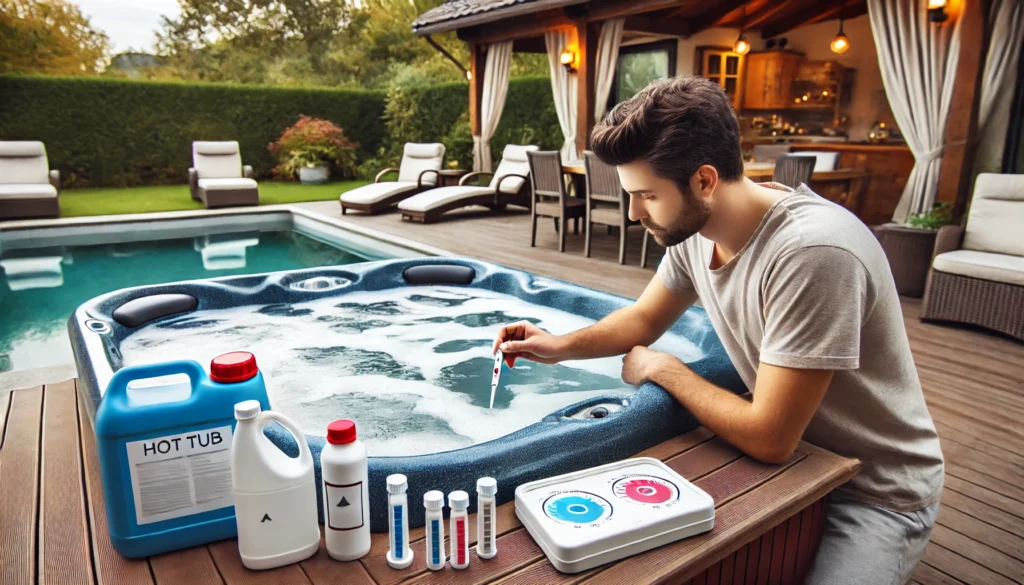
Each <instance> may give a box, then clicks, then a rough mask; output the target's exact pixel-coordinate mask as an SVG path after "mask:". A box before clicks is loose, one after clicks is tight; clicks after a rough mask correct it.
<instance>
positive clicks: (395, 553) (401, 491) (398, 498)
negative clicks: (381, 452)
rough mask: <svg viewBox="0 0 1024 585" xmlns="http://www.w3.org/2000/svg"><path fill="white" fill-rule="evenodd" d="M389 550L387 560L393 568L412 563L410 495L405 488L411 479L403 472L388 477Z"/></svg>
mask: <svg viewBox="0 0 1024 585" xmlns="http://www.w3.org/2000/svg"><path fill="white" fill-rule="evenodd" d="M387 482H388V542H389V544H390V545H391V549H390V550H389V551H388V555H387V561H388V565H390V566H391V568H392V569H406V568H408V567H409V565H411V564H412V557H413V553H412V549H411V548H409V496H407V495H406V494H405V490H406V489H407V488H408V487H409V481H408V480H407V479H406V478H405V476H404V475H402V474H401V473H396V474H394V475H389V476H388V479H387Z"/></svg>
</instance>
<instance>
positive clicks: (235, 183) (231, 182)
mask: <svg viewBox="0 0 1024 585" xmlns="http://www.w3.org/2000/svg"><path fill="white" fill-rule="evenodd" d="M199 188H200V189H206V190H207V191H235V190H238V189H255V188H256V181H254V180H253V179H244V178H241V177H238V178H236V179H199Z"/></svg>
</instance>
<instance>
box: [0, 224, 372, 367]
mask: <svg viewBox="0 0 1024 585" xmlns="http://www.w3.org/2000/svg"><path fill="white" fill-rule="evenodd" d="M367 259H369V258H368V257H366V256H364V255H361V254H359V253H357V252H354V251H350V250H347V249H342V248H341V247H339V246H336V245H332V244H328V243H326V242H323V241H320V240H318V239H315V238H313V237H310V236H307V235H305V234H302V233H300V232H298V231H295V230H291V229H286V230H274V231H251V232H241V233H232V234H219V235H208V236H198V237H189V238H175V239H162V240H153V241H141V242H128V243H117V244H99V245H73V246H53V247H48V248H34V249H25V250H5V251H4V252H3V254H2V255H0V268H2V270H0V373H3V372H7V371H14V370H25V369H29V368H41V367H50V366H57V365H63V364H73V363H74V356H73V354H72V351H71V344H70V342H69V340H68V336H67V320H68V317H69V316H70V315H71V314H72V313H73V312H74V310H75V309H76V308H77V307H78V306H79V305H80V304H82V303H84V302H85V301H88V300H89V299H92V298H94V297H96V296H99V295H101V294H104V293H108V292H111V291H114V290H117V289H120V288H125V287H130V286H140V285H148V284H158V283H165V282H175V281H182V280H193V279H198V278H213V277H218V276H228V275H237V274H257V273H262V272H272V271H278V270H290V269H296V268H311V267H315V266H331V265H341V264H351V263H354V262H363V261H365V260H367Z"/></svg>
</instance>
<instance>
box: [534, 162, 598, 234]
mask: <svg viewBox="0 0 1024 585" xmlns="http://www.w3.org/2000/svg"><path fill="white" fill-rule="evenodd" d="M526 156H527V158H528V159H529V161H530V182H531V184H532V185H533V205H532V206H531V207H530V211H531V213H530V216H531V225H532V228H531V232H530V247H531V248H532V247H535V246H536V245H537V218H538V217H551V218H554V220H555V231H556V232H557V233H558V251H559V252H565V232H566V231H568V229H569V220H570V219H573V220H575V221H577V222H578V221H579V219H580V218H581V217H583V216H584V215H585V214H586V201H584V200H583V199H581V198H579V197H569V193H568V191H567V190H566V188H565V178H564V175H563V173H564V171H563V170H562V155H561V153H559V152H558V151H557V150H549V151H533V152H528V153H526ZM559 223H561V226H559ZM577 225H579V224H578V223H577ZM588 231H589V229H588ZM578 232H579V229H578V228H577V233H578Z"/></svg>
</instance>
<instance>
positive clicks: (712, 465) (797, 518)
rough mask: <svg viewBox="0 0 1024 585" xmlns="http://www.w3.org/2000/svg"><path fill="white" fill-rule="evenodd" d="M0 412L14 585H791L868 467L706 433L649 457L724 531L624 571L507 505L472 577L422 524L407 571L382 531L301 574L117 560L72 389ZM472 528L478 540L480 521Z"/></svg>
mask: <svg viewBox="0 0 1024 585" xmlns="http://www.w3.org/2000/svg"><path fill="white" fill-rule="evenodd" d="M0 413H2V414H3V415H4V416H3V417H0V427H3V428H2V431H3V435H2V436H3V439H4V440H3V443H2V444H0V493H2V494H3V499H2V500H0V583H3V584H4V585H16V584H19V585H20V584H23V583H24V584H34V583H53V584H60V585H65V584H72V583H74V584H79V583H81V584H91V583H102V584H104V585H106V584H133V585H138V584H153V583H156V584H174V583H187V584H189V585H198V584H207V583H210V584H215V583H226V584H228V585H233V584H243V583H244V584H252V583H267V584H271V583H275V584H276V583H302V584H360V585H396V584H397V583H403V582H408V583H415V584H417V585H421V584H422V585H428V584H431V583H448V584H450V583H467V584H477V583H481V584H482V583H504V584H509V583H545V584H546V583H556V582H557V583H583V582H586V583H647V582H672V583H682V582H684V581H688V580H689V579H691V578H692V577H694V576H698V575H701V574H702V572H706V570H707V569H709V567H711V568H712V570H713V571H714V574H715V575H716V578H715V581H714V582H716V583H717V582H718V580H717V575H719V574H721V572H723V571H729V572H730V573H732V574H737V573H738V572H737V570H736V566H737V563H743V566H744V569H743V570H742V571H740V572H743V573H744V574H746V566H747V565H748V564H749V565H750V566H751V567H752V568H751V570H752V571H754V570H760V571H761V572H762V573H763V575H764V578H765V580H766V581H765V582H767V580H768V578H769V577H771V578H772V580H773V582H779V583H782V582H790V581H792V580H793V577H794V576H795V575H800V574H803V572H804V571H805V570H806V568H807V565H808V563H809V562H810V560H811V559H812V558H813V554H812V553H811V551H813V550H814V548H815V546H816V544H817V538H819V537H820V527H821V520H822V518H823V505H822V498H823V497H824V496H825V495H826V494H827V493H828V492H830V491H831V490H832V489H834V488H835V487H836V486H838V485H841V484H842V483H843V482H845V481H846V480H848V479H849V478H850V477H852V476H853V474H854V473H856V470H857V468H858V463H857V462H856V461H854V460H849V459H844V458H842V457H838V456H836V455H833V454H831V453H829V452H827V451H824V450H822V449H818V448H817V447H814V446H812V445H808V444H801V445H800V447H799V449H798V450H797V452H796V453H795V454H794V455H793V457H792V458H790V460H789V461H788V462H786V463H785V464H782V465H765V464H762V463H758V462H757V461H754V460H753V459H750V458H749V457H745V456H743V454H742V453H740V452H739V451H737V450H736V449H734V448H732V447H731V446H729V445H727V444H726V443H725V442H723V441H721V440H720V439H717V438H716V437H715V436H714V435H713V434H712V433H710V432H708V431H707V430H705V429H697V430H695V431H692V432H690V433H687V434H685V435H682V436H679V437H676V438H674V439H671V440H669V441H666V442H665V443H662V444H661V445H658V446H655V447H653V448H651V449H649V450H647V451H645V452H643V453H641V454H640V455H642V456H648V457H657V458H659V459H662V460H664V461H665V462H666V463H667V464H668V465H669V466H670V467H671V468H673V469H674V470H675V471H677V472H678V473H680V474H681V475H683V476H684V477H686V478H687V479H689V480H691V481H693V482H694V483H695V484H696V485H697V486H699V487H701V488H702V489H704V490H705V491H706V492H708V493H709V494H710V495H711V496H712V498H714V500H715V507H716V515H715V516H716V517H715V528H714V529H713V530H712V531H711V532H708V533H705V534H703V535H700V536H697V537H693V538H689V539H686V540H683V541H679V542H677V543H674V544H671V545H667V546H664V547H662V548H659V549H656V550H653V551H650V552H648V553H645V554H643V555H640V556H635V557H631V558H628V559H625V560H623V561H621V562H619V563H616V564H610V565H605V566H603V567H599V568H596V569H592V570H590V571H586V572H583V573H580V574H578V575H562V574H560V573H558V572H557V571H555V570H554V568H553V567H552V566H551V565H550V563H548V562H547V559H546V558H545V557H544V555H543V553H542V552H541V550H540V549H539V548H538V547H537V545H536V544H535V543H534V541H533V539H532V538H531V537H530V535H529V534H528V533H527V532H526V530H525V529H524V528H523V527H522V525H521V524H520V523H519V520H518V519H517V518H516V515H515V510H514V503H513V502H508V503H506V504H504V505H502V506H500V507H499V508H498V528H499V530H498V533H499V536H498V541H497V543H498V544H497V546H498V551H499V552H498V556H497V557H495V558H494V559H491V560H480V559H478V558H474V559H473V560H472V562H471V563H470V567H469V568H468V569H466V570H464V571H455V570H454V569H451V568H450V567H446V568H445V569H443V570H441V571H437V572H432V571H428V570H427V569H426V566H425V559H424V554H423V551H422V546H423V545H422V541H423V528H422V527H421V528H416V529H413V530H411V531H410V541H411V543H412V547H413V549H414V550H415V549H417V548H419V549H420V550H418V551H417V555H416V557H415V562H414V563H413V565H412V566H411V567H410V568H408V569H406V570H402V571H395V570H392V569H390V568H389V567H388V566H387V562H386V561H385V558H384V557H385V553H386V552H387V548H388V539H387V535H386V534H373V544H372V547H371V550H370V553H369V554H368V555H367V556H366V557H364V558H362V559H360V560H359V561H354V562H349V563H339V562H335V561H332V560H331V559H330V558H329V557H328V556H327V553H326V550H325V548H323V546H321V549H320V551H319V552H318V554H317V555H315V556H314V557H312V558H310V559H308V560H306V561H303V562H302V563H299V564H296V565H289V566H286V567H282V568H280V569H275V570H271V571H261V572H253V571H249V570H247V569H246V568H245V567H243V566H242V563H241V559H240V557H239V556H238V545H237V542H236V541H235V539H230V540H224V541H220V542H216V543H213V544H210V545H208V546H200V547H195V548H191V549H187V550H182V551H177V552H172V553H167V554H164V555H159V556H155V557H151V558H149V559H141V560H131V559H125V558H123V557H121V556H120V555H119V554H118V553H117V552H116V551H115V550H114V549H113V546H112V544H111V542H110V538H109V537H108V534H107V519H106V515H105V514H106V512H105V507H104V501H103V496H102V485H101V480H100V469H99V460H98V456H97V451H96V440H95V436H94V434H93V431H92V427H91V425H90V423H89V421H88V418H87V415H86V413H85V410H84V405H83V404H82V401H81V400H79V395H78V392H77V388H76V384H75V381H73V380H72V381H69V382H65V383H61V384H54V385H48V386H45V387H41V388H30V389H25V390H17V391H14V392H10V393H5V394H2V395H0ZM469 525H470V540H471V542H475V537H476V534H475V527H476V521H475V519H474V518H470V521H469ZM747 543H750V546H746V545H747ZM754 546H757V548H756V549H755V548H754ZM769 547H770V552H767V551H769ZM474 556H475V553H474ZM748 559H756V560H757V562H756V563H755V562H750V563H748ZM761 565H763V568H761V567H760V566H761ZM704 576H706V575H704ZM704 582H706V579H705V581H704ZM751 582H753V581H751Z"/></svg>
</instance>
